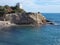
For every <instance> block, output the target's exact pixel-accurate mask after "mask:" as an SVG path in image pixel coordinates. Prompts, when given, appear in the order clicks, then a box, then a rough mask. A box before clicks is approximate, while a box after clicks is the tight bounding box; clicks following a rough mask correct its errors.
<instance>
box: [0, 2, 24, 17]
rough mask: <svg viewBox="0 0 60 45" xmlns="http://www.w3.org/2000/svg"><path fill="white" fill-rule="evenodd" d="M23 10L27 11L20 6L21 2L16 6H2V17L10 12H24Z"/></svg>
mask: <svg viewBox="0 0 60 45" xmlns="http://www.w3.org/2000/svg"><path fill="white" fill-rule="evenodd" d="M22 12H25V10H24V9H21V8H20V5H19V3H17V4H16V5H15V6H9V5H5V6H0V17H1V16H4V15H5V14H9V13H22Z"/></svg>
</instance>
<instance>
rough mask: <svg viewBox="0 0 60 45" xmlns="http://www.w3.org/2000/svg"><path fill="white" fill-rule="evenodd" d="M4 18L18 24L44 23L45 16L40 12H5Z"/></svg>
mask: <svg viewBox="0 0 60 45" xmlns="http://www.w3.org/2000/svg"><path fill="white" fill-rule="evenodd" d="M5 20H6V21H10V22H11V23H15V24H18V25H25V24H32V25H37V24H45V23H46V18H45V17H44V16H43V15H42V14H40V13H21V14H20V13H19V14H17V13H14V14H6V16H5Z"/></svg>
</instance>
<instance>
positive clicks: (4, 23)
mask: <svg viewBox="0 0 60 45" xmlns="http://www.w3.org/2000/svg"><path fill="white" fill-rule="evenodd" d="M11 26H33V27H35V26H36V25H34V24H26V25H17V24H14V23H10V21H0V28H4V27H11ZM37 26H38V25H37ZM39 26H40V25H39Z"/></svg>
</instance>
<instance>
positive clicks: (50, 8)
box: [0, 0, 60, 13]
mask: <svg viewBox="0 0 60 45" xmlns="http://www.w3.org/2000/svg"><path fill="white" fill-rule="evenodd" d="M18 2H19V3H20V4H21V5H22V8H23V9H24V10H25V11H27V12H41V13H60V0H0V5H10V6H14V5H16V3H18Z"/></svg>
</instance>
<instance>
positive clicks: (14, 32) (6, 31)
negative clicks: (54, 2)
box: [0, 13, 60, 45]
mask: <svg viewBox="0 0 60 45" xmlns="http://www.w3.org/2000/svg"><path fill="white" fill-rule="evenodd" d="M42 14H43V15H44V16H45V17H46V18H47V19H48V20H50V21H52V22H54V23H56V24H57V25H47V24H46V25H43V26H40V27H31V26H22V27H21V26H20V27H9V28H3V29H0V45H60V13H42Z"/></svg>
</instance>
